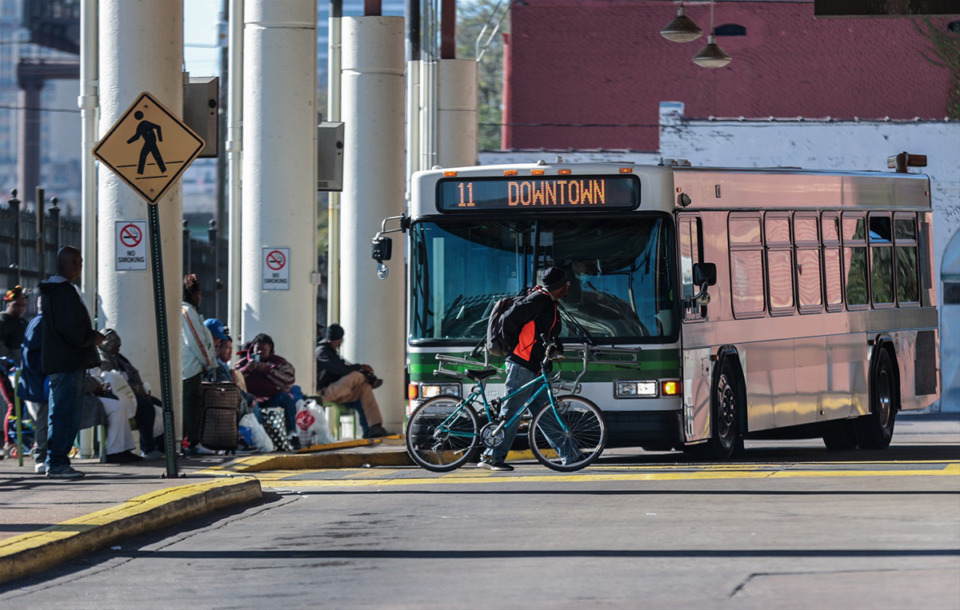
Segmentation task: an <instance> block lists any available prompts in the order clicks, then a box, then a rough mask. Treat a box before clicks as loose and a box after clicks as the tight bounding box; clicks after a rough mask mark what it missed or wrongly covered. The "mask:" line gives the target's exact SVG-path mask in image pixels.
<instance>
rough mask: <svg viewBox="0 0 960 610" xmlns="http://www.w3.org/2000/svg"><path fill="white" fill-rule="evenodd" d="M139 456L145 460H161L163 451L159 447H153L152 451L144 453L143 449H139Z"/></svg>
mask: <svg viewBox="0 0 960 610" xmlns="http://www.w3.org/2000/svg"><path fill="white" fill-rule="evenodd" d="M140 457H142V458H143V459H145V460H162V459H163V452H162V451H160V450H159V449H154V450H153V451H148V452H147V453H144V452H143V451H141V452H140Z"/></svg>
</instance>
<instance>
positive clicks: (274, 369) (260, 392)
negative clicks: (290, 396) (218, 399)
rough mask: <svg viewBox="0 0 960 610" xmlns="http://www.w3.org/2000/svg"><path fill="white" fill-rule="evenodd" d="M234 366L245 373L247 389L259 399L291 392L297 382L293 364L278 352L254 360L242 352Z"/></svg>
mask: <svg viewBox="0 0 960 610" xmlns="http://www.w3.org/2000/svg"><path fill="white" fill-rule="evenodd" d="M234 368H236V369H237V370H238V371H240V372H241V373H243V378H244V379H245V380H246V382H247V391H248V392H250V393H251V394H253V395H254V396H256V397H257V399H258V400H267V399H269V398H270V397H271V396H273V395H274V394H278V393H280V392H289V391H290V388H291V387H293V384H294V383H296V370H295V369H294V367H293V365H292V364H290V363H289V362H287V361H286V360H284V359H283V358H281V357H280V356H278V355H276V354H272V355H271V356H270V357H269V358H265V359H262V360H254V359H253V358H251V356H250V354H248V353H246V352H242V353H241V354H240V360H239V361H237V365H236V367H234Z"/></svg>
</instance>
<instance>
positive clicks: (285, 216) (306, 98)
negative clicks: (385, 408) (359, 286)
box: [241, 0, 317, 393]
mask: <svg viewBox="0 0 960 610" xmlns="http://www.w3.org/2000/svg"><path fill="white" fill-rule="evenodd" d="M243 53H244V61H243V83H244V87H243V192H242V195H241V197H242V201H243V206H242V212H241V224H242V227H243V230H242V236H243V237H242V240H243V244H242V246H241V247H242V263H241V264H242V266H243V287H242V296H243V308H244V309H243V328H242V333H243V336H242V339H243V341H249V340H251V339H252V338H253V337H254V336H255V335H256V334H258V333H266V334H268V335H270V336H271V337H272V338H273V341H274V344H275V346H276V351H277V353H278V354H279V355H280V356H283V357H284V358H286V359H287V360H289V361H290V362H291V363H292V364H293V365H294V367H295V368H296V371H297V376H296V377H297V384H298V385H300V386H301V387H302V388H303V389H304V391H305V392H307V393H312V391H313V388H314V385H315V378H316V372H315V371H316V365H315V364H314V362H315V358H314V348H315V345H316V341H315V337H316V323H317V322H316V319H317V314H316V311H317V305H316V302H317V301H316V300H317V286H316V279H317V277H316V268H317V222H316V215H317V177H316V171H317V145H316V138H317V104H316V97H317V3H316V1H315V0H307V1H302V0H247V2H246V4H245V7H244V31H243ZM273 251H278V252H279V254H275V255H272V256H270V262H269V265H268V261H267V258H266V257H267V256H268V255H269V253H270V252H273ZM270 266H272V267H274V268H275V269H271V267H270ZM275 272H276V274H277V277H274V273H275ZM283 278H287V281H286V282H283V281H282V280H283ZM278 280H281V281H278ZM265 287H267V288H273V289H269V290H265V289H264V288H265Z"/></svg>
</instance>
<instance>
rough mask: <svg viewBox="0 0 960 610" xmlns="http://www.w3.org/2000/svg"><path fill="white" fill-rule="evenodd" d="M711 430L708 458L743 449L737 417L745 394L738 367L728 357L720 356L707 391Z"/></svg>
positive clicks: (729, 454)
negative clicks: (709, 395) (709, 394)
mask: <svg viewBox="0 0 960 610" xmlns="http://www.w3.org/2000/svg"><path fill="white" fill-rule="evenodd" d="M710 402H711V413H710V414H711V426H710V427H711V432H712V434H711V435H710V440H709V441H708V442H707V451H708V453H709V455H710V457H711V458H713V459H716V460H729V459H730V458H732V457H733V456H734V454H736V453H739V452H740V451H742V450H743V437H742V436H741V434H740V418H741V417H742V415H743V413H744V412H745V410H746V409H744V406H745V404H746V394H745V392H744V389H743V383H742V382H741V381H740V371H739V370H738V369H737V367H735V366H734V365H733V359H732V358H729V357H727V358H724V359H723V360H722V361H721V363H720V370H719V373H718V374H717V380H716V382H715V384H714V388H713V393H712V395H711V399H710Z"/></svg>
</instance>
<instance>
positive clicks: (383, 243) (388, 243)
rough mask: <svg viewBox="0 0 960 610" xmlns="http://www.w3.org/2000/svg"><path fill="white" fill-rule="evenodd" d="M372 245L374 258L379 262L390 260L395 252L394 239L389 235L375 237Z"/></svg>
mask: <svg viewBox="0 0 960 610" xmlns="http://www.w3.org/2000/svg"><path fill="white" fill-rule="evenodd" d="M372 245H373V248H372V254H373V260H375V261H377V262H378V263H382V262H383V261H388V260H390V256H391V255H392V254H393V240H392V239H390V238H389V237H374V238H373V244H372Z"/></svg>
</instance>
